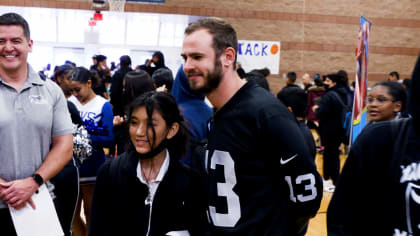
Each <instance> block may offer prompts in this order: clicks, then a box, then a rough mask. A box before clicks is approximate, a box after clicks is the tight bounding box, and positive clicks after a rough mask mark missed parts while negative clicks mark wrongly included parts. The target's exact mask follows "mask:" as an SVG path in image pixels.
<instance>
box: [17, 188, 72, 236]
mask: <svg viewBox="0 0 420 236" xmlns="http://www.w3.org/2000/svg"><path fill="white" fill-rule="evenodd" d="M32 201H33V202H34V203H35V207H36V209H35V210H34V209H32V207H31V206H30V205H29V204H28V203H27V204H26V206H25V207H23V208H22V209H19V210H16V209H14V208H13V207H9V210H10V214H11V216H12V220H13V224H14V225H15V230H16V233H17V235H18V236H62V235H64V232H63V229H62V228H61V225H60V221H59V220H58V216H57V212H56V211H55V207H54V203H53V200H52V198H51V196H50V193H49V192H48V189H47V187H46V186H45V184H43V185H41V186H40V187H39V189H38V193H35V194H34V195H32Z"/></svg>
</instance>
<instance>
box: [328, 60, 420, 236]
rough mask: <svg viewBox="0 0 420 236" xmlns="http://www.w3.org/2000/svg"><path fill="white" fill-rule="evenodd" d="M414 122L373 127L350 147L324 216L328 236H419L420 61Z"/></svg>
mask: <svg viewBox="0 0 420 236" xmlns="http://www.w3.org/2000/svg"><path fill="white" fill-rule="evenodd" d="M411 94H412V97H410V100H409V110H410V113H411V114H412V118H408V119H406V118H403V119H397V120H393V121H382V122H375V123H374V124H371V125H369V126H367V127H366V128H365V129H364V130H363V131H362V133H361V134H360V135H359V136H358V137H357V139H356V141H355V143H354V144H353V145H352V147H351V149H350V153H349V157H348V158H347V161H346V164H345V165H344V168H343V171H342V174H341V176H340V179H339V180H338V184H337V188H336V190H335V192H334V195H333V197H332V199H331V202H330V205H329V207H328V213H327V228H328V235H329V236H356V235H357V236H364V235H394V236H400V235H406V236H414V235H420V228H419V225H420V171H419V170H420V104H419V102H420V60H419V59H418V60H417V65H416V68H415V70H414V73H413V86H412V88H411Z"/></svg>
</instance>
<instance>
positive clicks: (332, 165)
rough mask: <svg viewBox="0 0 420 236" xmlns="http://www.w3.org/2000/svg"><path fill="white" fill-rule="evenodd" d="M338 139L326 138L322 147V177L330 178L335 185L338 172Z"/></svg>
mask: <svg viewBox="0 0 420 236" xmlns="http://www.w3.org/2000/svg"><path fill="white" fill-rule="evenodd" d="M324 140H325V139H324ZM340 144H341V141H340V139H326V140H325V141H324V143H323V145H324V147H325V149H324V166H323V170H324V179H326V180H327V179H330V178H331V179H332V181H333V184H334V185H335V184H336V182H337V179H338V175H339V173H340V149H339V148H340Z"/></svg>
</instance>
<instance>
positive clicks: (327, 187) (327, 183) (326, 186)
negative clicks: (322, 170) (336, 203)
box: [323, 180, 335, 193]
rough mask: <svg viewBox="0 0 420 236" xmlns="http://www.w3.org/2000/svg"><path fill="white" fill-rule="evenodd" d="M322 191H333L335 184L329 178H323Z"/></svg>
mask: <svg viewBox="0 0 420 236" xmlns="http://www.w3.org/2000/svg"><path fill="white" fill-rule="evenodd" d="M323 183H324V191H325V192H329V193H333V192H334V190H335V186H334V184H333V183H332V182H331V180H324V181H323Z"/></svg>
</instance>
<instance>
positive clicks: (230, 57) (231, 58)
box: [222, 47, 236, 67]
mask: <svg viewBox="0 0 420 236" xmlns="http://www.w3.org/2000/svg"><path fill="white" fill-rule="evenodd" d="M235 57H236V51H235V49H233V48H232V47H228V48H226V49H225V51H224V52H223V58H222V65H223V66H226V67H228V66H231V65H232V66H233V63H234V62H235Z"/></svg>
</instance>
